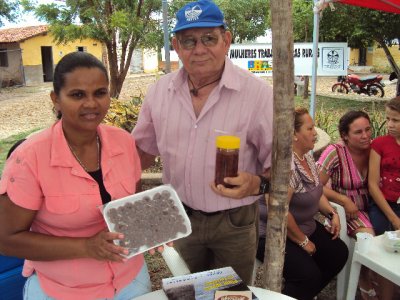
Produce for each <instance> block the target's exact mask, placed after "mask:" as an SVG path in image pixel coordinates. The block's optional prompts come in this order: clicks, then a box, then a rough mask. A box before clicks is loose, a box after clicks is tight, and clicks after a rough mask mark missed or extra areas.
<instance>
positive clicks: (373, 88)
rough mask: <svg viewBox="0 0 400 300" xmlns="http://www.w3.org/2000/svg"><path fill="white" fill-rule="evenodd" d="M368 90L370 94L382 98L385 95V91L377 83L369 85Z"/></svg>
mask: <svg viewBox="0 0 400 300" xmlns="http://www.w3.org/2000/svg"><path fill="white" fill-rule="evenodd" d="M367 91H368V94H369V95H370V96H376V97H381V98H382V97H383V96H385V91H384V90H383V88H382V87H381V86H380V85H378V84H375V83H373V84H371V85H369V86H368V87H367Z"/></svg>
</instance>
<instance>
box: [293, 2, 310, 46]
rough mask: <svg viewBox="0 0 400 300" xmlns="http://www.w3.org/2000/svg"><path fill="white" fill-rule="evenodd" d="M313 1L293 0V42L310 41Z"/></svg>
mask: <svg viewBox="0 0 400 300" xmlns="http://www.w3.org/2000/svg"><path fill="white" fill-rule="evenodd" d="M313 6H314V3H313V1H304V0H293V39H294V41H295V42H312V37H313V22H314V13H313Z"/></svg>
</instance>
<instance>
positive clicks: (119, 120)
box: [104, 97, 142, 132]
mask: <svg viewBox="0 0 400 300" xmlns="http://www.w3.org/2000/svg"><path fill="white" fill-rule="evenodd" d="M141 103H142V99H141V98H140V97H135V98H132V99H131V100H129V101H122V100H118V99H115V98H113V99H111V104H110V108H109V110H108V113H107V115H106V116H105V118H104V123H105V124H108V125H113V126H116V127H119V128H122V129H125V130H126V131H128V132H131V131H132V129H133V127H135V125H136V122H137V119H138V116H139V111H140V107H141Z"/></svg>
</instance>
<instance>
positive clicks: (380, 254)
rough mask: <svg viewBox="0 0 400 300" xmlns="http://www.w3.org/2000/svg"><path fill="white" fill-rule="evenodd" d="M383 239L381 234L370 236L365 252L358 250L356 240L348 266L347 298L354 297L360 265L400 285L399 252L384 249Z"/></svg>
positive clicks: (351, 298)
mask: <svg viewBox="0 0 400 300" xmlns="http://www.w3.org/2000/svg"><path fill="white" fill-rule="evenodd" d="M383 239H384V236H383V235H380V236H376V237H374V238H372V241H371V244H370V247H369V250H368V252H366V253H360V252H358V250H357V242H356V247H355V248H354V249H355V250H354V253H353V259H352V262H351V268H350V276H349V285H348V289H347V295H346V299H347V300H354V298H355V295H356V290H357V284H358V277H359V275H360V269H361V265H364V266H366V267H367V268H369V269H371V270H373V271H375V272H376V273H378V274H379V275H381V276H383V277H385V278H387V279H389V280H390V281H392V282H394V283H395V284H397V285H400V254H399V253H391V252H388V251H386V250H385V248H384V247H383Z"/></svg>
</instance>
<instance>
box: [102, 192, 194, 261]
mask: <svg viewBox="0 0 400 300" xmlns="http://www.w3.org/2000/svg"><path fill="white" fill-rule="evenodd" d="M102 208H103V216H104V219H105V221H106V224H107V226H108V229H109V230H110V231H112V232H120V233H123V234H124V235H125V238H124V239H123V240H121V241H114V242H115V244H117V245H120V246H122V247H126V248H127V249H128V250H129V254H128V255H127V256H126V257H127V258H130V257H132V256H134V255H137V254H139V253H143V252H145V251H147V250H149V249H152V248H155V247H158V246H161V245H163V244H165V243H168V242H171V241H174V240H177V239H180V238H183V237H186V236H188V235H189V234H190V233H191V232H192V228H191V225H190V220H189V217H188V216H187V214H186V211H185V209H184V207H183V205H182V202H181V201H180V199H179V197H178V194H177V193H176V191H175V190H174V189H173V188H172V186H171V185H161V186H158V187H156V188H153V189H150V190H147V191H144V192H141V193H138V194H134V195H131V196H128V197H124V198H121V199H117V200H114V201H111V202H108V203H107V204H105V205H103V207H102Z"/></svg>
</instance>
